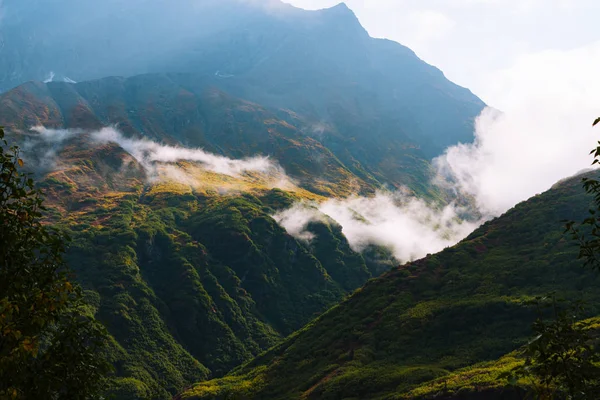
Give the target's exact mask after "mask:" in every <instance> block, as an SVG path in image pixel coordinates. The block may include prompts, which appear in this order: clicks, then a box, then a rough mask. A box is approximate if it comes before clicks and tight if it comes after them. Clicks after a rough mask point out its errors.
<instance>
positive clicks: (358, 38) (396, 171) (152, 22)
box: [0, 0, 485, 189]
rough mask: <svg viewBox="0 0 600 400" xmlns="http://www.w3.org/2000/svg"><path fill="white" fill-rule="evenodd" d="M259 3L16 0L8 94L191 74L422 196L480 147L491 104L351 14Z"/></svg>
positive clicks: (5, 38) (5, 45) (1, 50)
mask: <svg viewBox="0 0 600 400" xmlns="http://www.w3.org/2000/svg"><path fill="white" fill-rule="evenodd" d="M258 4H261V2H248V1H241V0H240V1H238V0H223V1H214V0H201V1H198V0H178V1H174V2H164V1H159V0H134V1H130V2H127V4H124V3H122V2H119V1H116V0H111V1H107V2H100V3H98V2H91V1H75V0H62V1H56V0H55V1H36V0H20V1H16V0H7V1H5V2H4V6H3V15H4V18H3V23H2V24H1V25H0V37H1V40H2V46H0V71H2V75H1V76H0V90H2V89H3V90H9V89H10V88H12V87H14V86H17V85H19V84H21V83H23V82H24V81H26V80H36V81H42V80H47V79H46V78H48V77H49V76H50V75H49V74H50V72H53V73H54V74H55V75H54V79H55V80H60V81H65V80H67V81H73V80H75V81H87V80H90V79H100V78H103V77H106V76H115V75H119V76H134V75H140V74H147V73H159V74H163V73H170V74H172V73H177V74H182V73H187V74H191V75H192V76H188V77H187V78H178V79H175V80H176V83H177V84H178V85H181V86H184V87H185V88H186V89H187V90H190V88H189V87H190V86H196V87H197V85H198V83H199V82H203V83H206V84H208V85H209V86H212V87H215V88H217V89H218V90H221V91H223V92H225V93H227V94H228V95H230V96H233V97H236V98H241V99H244V100H247V101H250V102H253V103H257V104H260V105H262V106H264V107H267V108H276V109H285V110H288V111H292V112H293V113H295V114H298V115H300V116H302V117H303V118H306V119H307V120H308V121H309V122H310V123H309V124H308V125H307V126H306V130H305V132H306V133H309V134H311V135H313V136H316V137H318V138H319V141H320V142H321V143H322V144H323V145H324V146H325V147H327V148H328V149H329V150H330V151H331V152H332V153H333V154H334V155H335V156H336V157H337V158H338V159H339V160H340V161H341V162H342V163H343V164H344V165H346V166H347V167H348V168H349V170H350V171H352V172H353V173H354V174H355V175H357V176H359V177H360V178H361V179H363V180H375V181H377V182H378V183H380V184H386V185H392V186H399V185H401V184H408V185H409V186H410V185H411V184H412V186H413V187H417V186H419V185H422V184H423V182H426V181H427V180H428V179H427V178H428V177H430V175H431V173H430V172H429V171H428V170H427V169H428V165H427V162H428V161H429V160H430V159H431V158H432V157H434V156H436V155H439V154H440V153H441V152H442V151H443V150H444V149H445V148H446V147H448V146H449V145H453V144H456V143H458V142H470V141H472V140H473V121H474V118H475V117H476V116H477V115H478V114H479V113H480V112H481V110H482V108H483V107H484V106H485V105H484V104H483V102H482V101H481V100H480V99H478V98H477V97H476V96H474V95H473V94H472V93H471V92H470V91H468V90H467V89H464V88H461V87H459V86H457V85H455V84H453V83H452V82H450V81H448V80H447V79H446V78H445V77H444V75H443V74H442V72H441V71H439V70H438V69H437V68H435V67H432V66H430V65H428V64H426V63H425V62H423V61H422V60H420V59H419V58H418V57H417V56H416V55H415V54H414V53H413V52H412V51H411V50H410V49H408V48H406V47H404V46H402V45H400V44H398V43H395V42H392V41H388V40H382V39H374V38H371V37H370V36H369V35H368V33H367V32H366V31H365V30H364V28H362V26H361V25H360V23H359V22H358V20H357V18H356V16H355V15H354V14H353V13H352V11H351V10H349V9H348V7H346V6H345V5H344V4H340V5H338V6H336V7H333V8H331V9H325V10H319V11H306V10H301V9H296V8H294V7H291V6H289V5H286V4H284V3H281V2H279V1H268V2H264V3H262V4H263V5H262V6H260V5H258ZM49 14H50V15H53V16H55V17H54V18H46V16H47V15H49ZM67 78H68V79H67ZM191 91H192V92H194V93H196V91H195V90H191ZM84 97H85V96H84ZM421 189H423V188H421Z"/></svg>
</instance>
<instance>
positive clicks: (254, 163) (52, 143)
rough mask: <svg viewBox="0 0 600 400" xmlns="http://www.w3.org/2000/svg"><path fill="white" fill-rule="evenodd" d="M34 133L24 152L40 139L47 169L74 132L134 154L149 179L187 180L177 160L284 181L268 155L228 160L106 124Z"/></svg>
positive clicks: (222, 171) (216, 170)
mask: <svg viewBox="0 0 600 400" xmlns="http://www.w3.org/2000/svg"><path fill="white" fill-rule="evenodd" d="M31 130H32V131H33V132H36V133H37V135H34V136H32V137H29V140H28V141H26V142H25V144H24V145H23V150H24V151H25V153H26V154H27V153H28V152H31V151H32V150H33V148H34V147H36V146H37V144H39V143H40V142H43V143H44V144H45V146H43V147H42V148H43V151H42V155H41V157H38V158H39V159H40V161H38V163H42V164H43V166H44V167H45V168H47V169H57V168H60V167H59V164H60V163H59V161H60V156H59V151H60V149H61V148H62V147H63V145H64V142H65V141H67V140H69V139H71V138H73V137H75V136H78V135H84V134H85V135H87V136H88V137H89V138H90V141H91V144H96V145H102V144H107V143H116V144H118V145H119V146H120V147H121V148H122V149H123V150H125V151H126V152H127V153H129V154H130V155H131V156H132V157H134V158H135V159H136V160H137V161H138V163H139V164H140V165H141V166H142V167H143V168H144V170H145V171H146V174H147V175H148V177H149V179H150V180H151V181H155V180H165V179H167V180H175V181H178V182H181V183H190V182H192V180H193V178H191V177H190V176H189V175H188V174H187V173H186V172H185V171H183V170H181V169H180V168H178V167H177V166H175V165H166V166H165V165H164V164H173V163H177V162H178V161H190V162H195V163H199V164H200V165H201V166H202V169H204V170H207V171H210V172H214V173H216V174H221V175H228V176H232V177H240V176H242V175H244V174H246V173H250V172H256V173H260V174H265V175H268V176H271V177H273V180H274V181H275V182H278V183H280V184H281V185H284V183H285V182H287V181H288V178H287V176H286V175H285V172H284V171H283V169H282V168H281V167H280V166H279V165H278V164H277V163H276V162H274V161H272V160H271V159H269V158H268V157H262V156H257V157H249V158H244V159H239V160H235V159H231V158H228V157H224V156H219V155H215V154H211V153H208V152H206V151H204V150H203V149H200V148H185V147H177V146H168V145H163V144H160V143H157V142H154V141H151V140H147V139H136V138H128V137H125V136H124V135H123V134H121V133H120V132H119V131H117V130H116V129H114V128H111V127H107V128H103V129H101V130H98V131H94V132H89V133H86V132H84V131H82V130H76V129H47V128H44V127H34V128H32V129H31Z"/></svg>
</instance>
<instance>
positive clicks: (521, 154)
mask: <svg viewBox="0 0 600 400" xmlns="http://www.w3.org/2000/svg"><path fill="white" fill-rule="evenodd" d="M599 70H600V42H597V43H593V44H591V45H589V46H585V47H583V48H580V49H575V50H570V51H544V52H541V53H536V54H531V55H528V56H524V57H522V58H521V59H520V60H519V61H518V62H517V63H516V64H515V65H514V66H513V67H511V68H509V69H505V70H500V71H496V72H494V73H492V74H490V75H489V77H488V79H489V85H488V90H487V93H486V94H487V97H490V98H494V99H497V100H498V104H497V107H498V108H500V109H502V112H500V111H498V110H495V109H492V108H488V109H486V110H484V111H483V112H482V114H481V115H480V116H479V118H478V119H477V121H476V124H475V136H476V139H475V142H474V143H472V144H459V145H456V146H452V147H450V148H448V149H447V150H446V152H445V154H444V155H442V156H441V157H439V158H437V159H436V160H434V164H435V165H436V166H437V168H438V171H439V173H440V176H441V177H442V178H444V180H446V185H448V182H450V183H449V184H450V185H452V187H453V188H454V189H455V190H456V191H457V192H461V193H463V194H466V195H470V196H473V197H474V198H475V199H476V202H477V207H478V208H479V210H480V211H481V212H482V213H483V214H486V215H488V216H498V215H500V214H502V213H504V212H505V211H507V210H508V209H509V208H511V207H513V206H514V205H515V204H517V203H518V202H520V201H523V200H526V199H528V198H530V197H532V196H534V195H536V194H538V193H541V192H543V191H546V190H548V189H550V187H551V186H552V185H553V184H554V183H556V182H557V181H559V180H560V179H563V178H565V177H569V176H572V175H575V174H577V173H578V172H579V171H582V170H585V169H587V168H589V167H590V166H591V162H592V159H591V157H590V156H588V154H589V152H590V150H591V149H592V148H594V147H595V144H596V141H597V138H598V137H599V135H600V131H598V130H593V128H592V121H593V120H594V119H595V118H596V117H598V116H600V80H599V79H598V76H597V75H598V71H599Z"/></svg>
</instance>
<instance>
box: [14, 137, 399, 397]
mask: <svg viewBox="0 0 600 400" xmlns="http://www.w3.org/2000/svg"><path fill="white" fill-rule="evenodd" d="M27 137H28V136H21V135H14V134H13V135H12V138H17V139H19V140H21V141H22V142H23V143H24V145H27V143H30V142H27ZM41 146H42V147H40V148H37V147H36V148H34V149H31V148H30V156H31V155H34V154H42V155H43V154H45V152H46V151H47V150H48V149H46V148H44V146H51V148H52V145H41ZM55 150H56V152H57V153H56V157H57V160H59V161H57V163H58V165H56V166H55V168H54V169H55V170H53V171H50V172H41V171H39V170H37V172H36V173H37V175H38V179H39V186H40V187H41V188H42V189H43V190H44V191H45V193H46V196H47V201H46V204H47V208H48V210H47V211H46V215H47V217H46V223H48V224H52V225H54V226H57V227H59V228H61V229H63V230H65V231H66V232H67V233H68V234H69V236H71V238H72V242H71V244H70V246H69V248H68V251H67V254H66V261H67V263H68V265H69V266H70V267H71V268H72V269H73V270H74V272H75V274H76V277H77V280H78V281H79V282H80V283H81V284H82V286H83V288H84V289H85V290H86V296H87V298H88V299H89V301H90V302H91V304H92V305H93V307H94V308H95V316H96V318H97V319H98V320H99V321H101V322H102V323H103V324H104V325H105V326H106V327H107V328H108V331H109V333H110V334H111V336H112V338H113V339H114V341H113V345H112V346H111V354H110V357H111V360H112V361H113V363H114V365H115V367H116V378H115V379H114V380H113V383H112V386H113V389H112V392H113V393H114V394H116V395H117V398H119V399H121V398H122V399H132V398H138V399H158V398H160V399H168V398H171V396H172V395H174V394H176V393H178V392H180V391H181V390H183V389H185V388H186V387H188V386H189V385H191V384H192V383H193V382H196V381H198V380H203V379H207V378H209V377H211V376H212V377H217V376H222V375H224V374H225V373H227V372H229V371H230V370H231V369H233V368H234V367H236V366H238V365H240V364H242V363H244V362H246V361H248V360H250V359H251V358H252V357H254V356H256V355H257V354H259V353H261V352H262V351H264V350H266V349H268V348H270V347H272V346H273V345H274V344H276V343H278V342H279V341H280V340H281V339H282V338H283V337H285V336H287V335H289V334H291V333H292V332H294V331H295V330H297V329H299V328H301V327H302V326H303V325H305V324H306V323H307V322H309V321H310V320H312V319H313V318H315V317H316V316H318V315H319V314H320V313H322V312H323V311H325V310H326V309H328V308H330V307H331V306H333V305H334V304H336V303H337V302H339V301H340V300H342V298H343V297H344V296H345V295H347V294H348V293H351V292H352V291H353V290H354V289H356V288H357V287H359V286H361V285H362V284H363V283H364V282H365V281H367V280H368V279H369V278H370V277H371V276H372V275H371V272H370V269H374V270H380V269H381V267H378V266H377V262H376V261H375V263H374V262H373V261H370V262H369V264H367V263H366V262H365V259H364V258H363V257H362V255H360V254H358V253H355V252H354V251H353V250H352V249H351V248H350V246H349V244H348V242H347V240H346V238H345V237H344V236H343V234H342V232H341V227H339V226H338V225H336V224H335V223H333V222H331V221H330V222H329V223H315V224H313V225H311V227H310V229H311V230H313V231H314V232H315V233H318V238H316V239H315V240H313V241H312V242H311V243H308V242H304V241H298V240H296V239H294V238H292V237H291V236H289V235H288V234H287V233H286V232H285V230H284V229H283V228H282V227H280V226H279V225H278V224H277V223H276V221H275V220H274V219H273V218H272V217H271V215H273V214H274V213H275V212H276V210H279V209H281V208H285V207H288V206H290V205H291V204H292V203H293V202H294V201H295V200H297V199H299V198H307V197H308V198H318V196H316V195H315V194H312V193H310V192H307V191H305V190H303V189H300V188H296V189H293V188H292V189H291V190H290V191H288V192H284V191H282V190H279V189H271V188H269V187H268V186H264V185H263V184H262V183H261V182H262V181H261V178H260V177H258V176H252V175H248V176H245V175H244V176H239V177H230V176H225V175H220V174H217V173H211V172H208V171H205V170H201V169H200V168H199V167H198V166H193V165H191V164H189V163H187V164H186V163H181V165H180V168H181V169H182V170H183V169H185V168H188V171H197V173H198V174H199V175H198V176H197V177H198V179H199V180H201V181H202V182H203V183H202V186H200V187H196V186H189V185H185V184H182V183H177V182H175V181H163V180H160V181H154V182H152V181H149V180H148V177H147V176H146V171H145V170H144V168H143V167H142V166H141V165H140V164H138V162H137V161H136V160H135V159H133V158H132V157H131V155H129V154H128V153H126V152H125V151H124V150H123V149H122V148H120V147H119V146H118V145H117V144H115V143H108V144H94V142H93V141H92V140H91V138H90V137H89V136H88V135H85V134H83V135H75V136H74V137H72V138H70V139H67V140H66V141H65V142H64V143H62V144H61V145H60V146H58V147H57V148H56V149H55ZM26 160H28V161H27V162H28V163H29V162H31V164H32V165H36V164H35V157H30V158H26ZM38 161H39V160H38ZM227 185H231V187H235V188H236V189H235V190H233V189H232V190H231V191H229V192H228V191H224V192H222V194H219V193H221V192H219V191H218V190H222V189H223V188H225V187H226V186H227ZM387 261H388V260H385V259H384V260H382V263H385V262H387Z"/></svg>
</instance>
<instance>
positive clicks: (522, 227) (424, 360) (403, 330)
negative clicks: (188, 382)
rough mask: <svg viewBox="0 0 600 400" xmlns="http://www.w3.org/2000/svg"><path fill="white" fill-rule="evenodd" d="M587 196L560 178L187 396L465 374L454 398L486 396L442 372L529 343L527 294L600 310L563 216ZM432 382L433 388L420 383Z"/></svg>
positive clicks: (340, 389) (578, 210)
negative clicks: (458, 240) (560, 297)
mask: <svg viewBox="0 0 600 400" xmlns="http://www.w3.org/2000/svg"><path fill="white" fill-rule="evenodd" d="M590 201H591V198H590V197H588V196H587V195H586V194H585V193H584V191H583V190H582V189H581V184H580V177H578V178H574V179H571V180H568V181H566V182H563V183H560V184H558V185H556V186H555V187H554V188H553V189H551V190H550V191H548V192H546V193H544V194H541V195H538V196H536V197H534V198H532V199H530V200H529V201H527V202H524V203H522V204H519V205H518V206H516V207H515V208H514V209H512V210H510V211H509V212H507V213H506V214H505V215H503V216H502V217H500V218H498V219H496V220H494V221H491V222H488V223H486V224H485V225H484V226H482V227H481V228H479V229H478V230H476V231H475V232H474V233H473V234H471V235H470V236H469V237H468V238H467V239H466V240H464V241H463V242H461V243H460V244H458V245H457V246H455V247H453V248H449V249H447V250H444V251H443V252H441V253H439V254H436V255H432V256H429V257H427V258H425V259H422V260H419V261H417V262H414V263H410V264H407V265H405V266H402V267H400V268H397V269H395V270H394V271H392V272H389V273H387V274H385V275H383V276H382V277H380V278H378V279H375V280H371V281H369V283H367V284H366V285H365V286H364V287H363V288H362V289H359V290H358V291H357V292H356V293H355V294H354V295H353V296H352V297H350V298H349V299H348V300H346V301H344V302H342V303H341V304H340V305H338V306H336V307H334V308H333V309H331V310H329V311H328V312H327V313H325V314H324V315H322V316H321V317H319V318H317V319H316V320H315V321H313V322H311V323H310V324H309V325H308V326H306V327H305V328H303V329H302V330H300V331H299V332H296V333H294V334H293V335H291V336H290V337H289V338H288V339H286V341H285V342H283V343H282V344H280V345H278V346H277V347H275V348H273V349H271V350H270V351H269V352H267V353H266V354H263V355H261V356H259V357H258V358H256V359H255V360H253V361H252V362H250V363H248V364H246V365H244V366H243V367H241V368H239V369H237V370H236V371H234V372H233V373H231V374H230V375H229V376H227V377H225V378H223V379H219V380H214V381H209V382H204V383H200V384H198V385H196V386H195V387H194V388H193V389H191V390H189V391H188V392H187V393H185V395H184V396H183V397H184V398H197V399H222V398H252V399H294V398H298V399H299V398H308V399H346V398H347V399H350V398H361V399H384V398H385V399H391V398H421V396H424V398H434V397H435V398H437V397H436V396H438V397H439V396H442V398H444V397H443V396H444V390H445V388H446V389H447V386H448V385H446V386H444V384H443V382H444V379H445V378H444V377H446V376H448V377H449V378H448V379H450V381H451V384H450V388H451V389H452V390H453V391H455V390H456V389H457V386H458V387H460V382H458V383H457V382H456V381H455V379H460V376H462V377H463V378H462V379H464V380H465V387H464V390H463V391H462V392H461V394H460V396H462V397H460V396H459V397H457V398H469V399H483V398H491V397H490V396H491V395H492V394H491V393H490V392H489V391H486V390H487V389H486V383H487V384H490V379H489V378H488V379H487V381H486V380H485V379H482V380H481V382H479V383H480V385H479V386H478V385H474V384H473V381H471V383H470V384H467V383H468V378H469V377H471V376H473V374H474V372H473V371H471V374H470V373H469V371H466V372H465V373H464V374H463V375H459V378H456V377H452V376H451V375H449V374H450V373H451V372H452V371H455V370H457V369H459V368H463V367H466V366H469V365H472V364H476V363H479V362H482V361H489V360H495V359H496V358H498V357H501V356H503V355H504V354H507V353H509V352H511V351H513V350H514V349H516V348H518V347H519V346H520V345H522V344H524V343H526V341H527V339H528V336H529V335H530V334H531V328H530V327H531V322H532V321H533V319H534V318H535V312H534V311H533V310H531V309H530V308H529V307H527V306H526V305H525V303H526V301H527V300H530V299H532V298H533V297H534V296H538V295H546V294H548V293H549V292H551V291H556V292H557V293H558V294H559V295H563V296H565V297H566V298H568V299H571V300H576V299H583V300H586V301H588V304H589V310H588V312H589V313H590V315H597V314H598V312H600V309H599V306H598V305H599V304H600V302H599V300H600V297H599V294H598V290H597V288H598V284H599V283H600V280H599V279H600V278H599V277H598V275H597V274H595V273H593V272H590V271H586V270H584V269H583V268H582V265H581V263H580V262H578V261H577V246H576V245H574V244H573V243H572V242H571V241H570V240H569V239H568V238H566V237H565V236H564V235H563V229H562V224H561V221H562V220H565V219H580V218H582V217H585V215H586V214H587V210H588V207H589V205H590ZM503 362H504V363H505V364H506V363H510V362H511V361H510V360H505V361H503ZM493 373H496V375H495V376H497V370H496V371H493ZM438 378H439V379H438ZM436 379H437V381H436ZM430 381H434V382H437V383H436V384H434V383H432V384H431V385H433V386H432V389H431V390H418V387H419V386H421V385H424V387H427V385H429V383H428V382H430ZM492 381H493V379H492ZM469 391H474V392H478V391H481V393H480V394H479V395H477V393H472V394H471V395H469V394H468V392H469ZM440 392H441V393H440ZM448 395H449V394H448ZM505 395H506V396H508V394H505ZM449 396H450V395H449ZM450 397H451V396H450ZM499 398H500V397H499ZM507 398H510V396H509V397H507Z"/></svg>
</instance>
